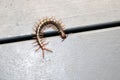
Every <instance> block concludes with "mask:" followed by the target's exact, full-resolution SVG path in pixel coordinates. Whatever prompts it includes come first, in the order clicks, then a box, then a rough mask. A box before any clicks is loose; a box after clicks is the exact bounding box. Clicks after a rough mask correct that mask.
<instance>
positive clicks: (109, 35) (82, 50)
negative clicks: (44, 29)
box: [0, 0, 120, 80]
mask: <svg viewBox="0 0 120 80" xmlns="http://www.w3.org/2000/svg"><path fill="white" fill-rule="evenodd" d="M45 16H48V17H51V16H55V17H56V18H57V19H61V20H62V21H63V24H65V25H66V28H71V27H75V26H80V25H90V24H96V23H102V22H109V21H116V20H120V1H119V0H92V1H91V0H73V1H71V0H34V1H33V0H0V38H4V37H10V36H18V35H25V34H31V33H32V32H33V31H32V28H33V27H34V24H35V23H36V22H37V21H38V20H39V19H41V18H43V17H45ZM33 41H34V40H29V41H24V42H18V43H11V44H5V45H0V80H120V75H119V74H120V67H119V66H120V28H111V29H106V30H99V31H91V32H85V33H78V34H72V35H68V38H67V39H66V40H65V41H64V42H61V39H60V38H59V37H51V38H48V39H47V41H49V42H50V43H49V45H48V46H47V47H48V48H50V49H52V50H53V51H54V52H53V53H49V52H45V59H44V60H43V59H42V56H41V50H39V51H38V52H35V49H36V47H34V46H33V44H32V42H33Z"/></svg>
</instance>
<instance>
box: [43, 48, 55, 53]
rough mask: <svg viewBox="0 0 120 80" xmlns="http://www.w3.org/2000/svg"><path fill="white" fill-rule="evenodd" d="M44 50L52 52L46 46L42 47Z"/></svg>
mask: <svg viewBox="0 0 120 80" xmlns="http://www.w3.org/2000/svg"><path fill="white" fill-rule="evenodd" d="M43 49H44V50H46V51H49V52H53V51H52V50H50V49H48V48H43Z"/></svg>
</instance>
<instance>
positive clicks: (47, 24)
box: [35, 18, 66, 58]
mask: <svg viewBox="0 0 120 80" xmlns="http://www.w3.org/2000/svg"><path fill="white" fill-rule="evenodd" d="M63 27H64V26H63V25H62V24H61V23H60V21H57V20H56V19H54V18H44V19H43V20H41V21H40V22H39V23H38V24H37V26H36V29H35V34H36V37H35V38H36V42H37V45H39V47H38V49H36V51H37V50H39V49H40V48H41V50H42V56H43V58H44V50H46V51H50V52H52V51H51V50H50V49H48V48H45V45H47V44H48V43H45V41H44V38H43V32H44V30H45V29H47V28H53V29H55V30H57V31H58V33H59V34H60V36H61V38H62V39H65V38H66V34H65V32H64V29H63Z"/></svg>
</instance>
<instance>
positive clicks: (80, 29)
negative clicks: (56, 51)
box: [0, 21, 120, 44]
mask: <svg viewBox="0 0 120 80" xmlns="http://www.w3.org/2000/svg"><path fill="white" fill-rule="evenodd" d="M113 27H120V21H113V22H106V23H100V24H93V25H86V26H78V27H73V28H70V29H66V30H65V33H66V34H72V33H79V32H86V31H92V30H99V29H106V28H113ZM58 35H59V33H58V32H57V31H51V32H45V33H44V37H53V36H58ZM34 37H35V34H29V35H21V36H15V37H8V38H1V39H0V44H7V43H13V42H19V41H26V40H32V39H34Z"/></svg>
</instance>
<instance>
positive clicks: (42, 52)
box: [42, 49, 44, 59]
mask: <svg viewBox="0 0 120 80" xmlns="http://www.w3.org/2000/svg"><path fill="white" fill-rule="evenodd" d="M42 57H43V59H44V49H42Z"/></svg>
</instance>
